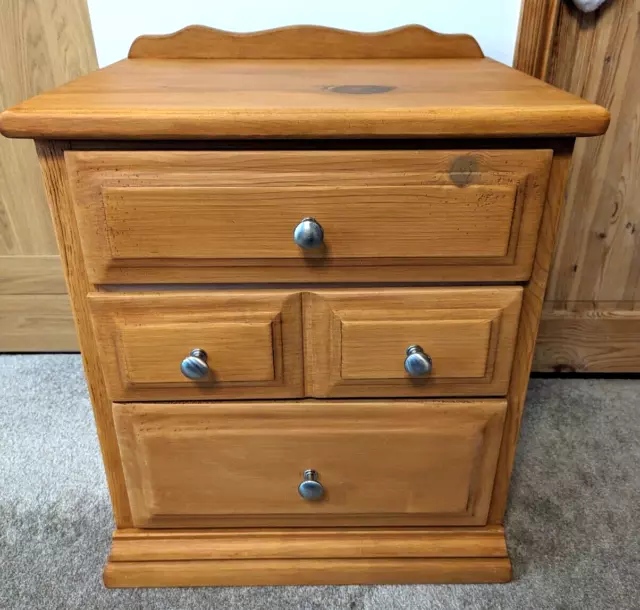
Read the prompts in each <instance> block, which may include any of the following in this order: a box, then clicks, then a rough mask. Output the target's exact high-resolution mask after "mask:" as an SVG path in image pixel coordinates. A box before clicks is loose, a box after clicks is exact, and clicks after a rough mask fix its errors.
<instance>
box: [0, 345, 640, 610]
mask: <svg viewBox="0 0 640 610" xmlns="http://www.w3.org/2000/svg"><path fill="white" fill-rule="evenodd" d="M0 467H1V471H0V510H1V513H0V527H1V532H0V562H1V564H0V608H3V609H4V608H6V609H18V608H29V609H35V608H61V609H62V608H64V609H66V608H83V609H100V608H120V609H127V608H154V609H155V608H159V609H163V608H172V609H178V608H184V609H187V608H208V609H209V608H220V609H222V608H224V609H235V608H238V609H240V608H242V609H245V608H251V609H262V608H264V609H267V608H268V609H270V610H271V609H280V608H282V609H289V608H301V609H319V610H320V609H322V610H324V609H332V608H339V609H344V610H365V609H371V610H373V609H376V610H391V609H395V608H397V609H409V608H420V609H430V608H433V609H441V608H442V609H456V608H465V609H472V608H487V609H489V608H490V609H506V608H514V609H515V608H518V609H528V608H535V609H537V610H543V609H547V608H549V609H554V610H557V609H570V608H579V609H581V610H584V609H590V608H594V609H609V608H611V609H616V610H623V609H627V608H628V609H637V608H639V607H640V381H637V380H636V381H626V380H598V379H592V380H584V379H571V380H566V379H564V380H561V379H556V380H541V379H537V380H533V381H532V382H531V388H530V392H529V402H528V408H527V411H526V416H525V421H524V425H523V434H522V439H521V443H520V446H519V451H518V459H517V464H516V471H515V475H514V481H513V490H512V495H511V504H510V508H509V512H508V523H507V530H508V542H509V549H510V552H511V557H512V559H513V562H514V567H515V577H516V579H515V581H514V582H513V583H510V584H508V585H482V586H470V585H466V586H428V585H420V586H362V587H359V586H358V587H356V586H352V587H261V588H250V587H247V588H232V587H229V588H205V589H147V590H107V589H105V588H104V587H103V586H102V582H101V570H102V566H103V562H104V559H105V557H106V555H107V550H108V543H109V535H110V532H111V527H112V522H111V515H110V509H109V501H108V497H107V492H106V488H105V478H104V474H103V472H102V464H101V461H100V455H99V452H98V444H97V439H96V434H95V428H94V424H93V420H92V417H91V408H90V405H89V400H88V397H87V393H86V387H85V382H84V378H83V375H82V371H81V365H80V359H79V357H78V356H73V355H53V356H0Z"/></svg>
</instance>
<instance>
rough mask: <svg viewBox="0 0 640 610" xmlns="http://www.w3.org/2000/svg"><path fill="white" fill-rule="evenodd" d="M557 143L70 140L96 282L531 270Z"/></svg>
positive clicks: (451, 275)
mask: <svg viewBox="0 0 640 610" xmlns="http://www.w3.org/2000/svg"><path fill="white" fill-rule="evenodd" d="M551 154H552V153H551V151H549V150H502V151H500V150H482V151H474V150H466V151H463V150H450V151H441V150H438V151H435V150H413V151H252V152H250V151H232V152H229V151H227V152H224V151H71V152H68V153H67V154H66V158H67V161H68V164H69V172H70V178H71V184H72V189H73V193H74V202H75V209H76V215H77V219H78V224H79V227H80V236H81V241H82V247H83V251H84V254H85V259H86V264H87V267H88V271H89V276H90V279H91V280H92V281H93V282H95V283H119V282H135V283H149V282H210V281H224V282H246V281H283V282H287V281H320V282H322V281H344V280H347V281H351V282H353V281H438V280H449V281H455V280H464V281H470V280H472V281H479V280H483V281H491V280H524V279H527V277H528V276H529V273H530V270H531V265H532V260H533V254H534V251H535V241H536V235H537V230H538V225H539V222H540V216H541V213H542V205H543V200H544V195H545V191H546V182H547V176H548V172H549V163H550V160H551Z"/></svg>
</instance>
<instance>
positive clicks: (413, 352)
mask: <svg viewBox="0 0 640 610" xmlns="http://www.w3.org/2000/svg"><path fill="white" fill-rule="evenodd" d="M432 368H433V362H432V361H431V357H430V356H429V354H425V353H424V350H423V349H422V348H421V347H420V346H419V345H411V346H409V347H408V348H407V357H406V358H405V360H404V370H405V371H407V373H409V375H411V376H412V377H422V376H423V375H428V374H429V373H430V372H431V369H432Z"/></svg>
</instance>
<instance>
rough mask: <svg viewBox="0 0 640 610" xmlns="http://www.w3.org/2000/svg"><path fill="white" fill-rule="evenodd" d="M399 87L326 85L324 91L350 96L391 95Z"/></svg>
mask: <svg viewBox="0 0 640 610" xmlns="http://www.w3.org/2000/svg"><path fill="white" fill-rule="evenodd" d="M396 88H397V87H393V86H391V85H325V86H324V87H322V89H323V90H324V91H330V92H331V93H346V94H348V95H374V94H376V93H389V91H393V90H394V89H396Z"/></svg>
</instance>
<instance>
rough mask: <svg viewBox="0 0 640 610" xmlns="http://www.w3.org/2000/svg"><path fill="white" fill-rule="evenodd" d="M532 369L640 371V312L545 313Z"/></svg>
mask: <svg viewBox="0 0 640 610" xmlns="http://www.w3.org/2000/svg"><path fill="white" fill-rule="evenodd" d="M533 370H534V371H537V372H554V373H640V311H638V310H630V311H620V310H616V311H603V310H596V311H582V312H576V311H550V312H545V313H544V314H543V318H542V321H541V324H540V332H539V334H538V341H537V344H536V352H535V359H534V363H533Z"/></svg>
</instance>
